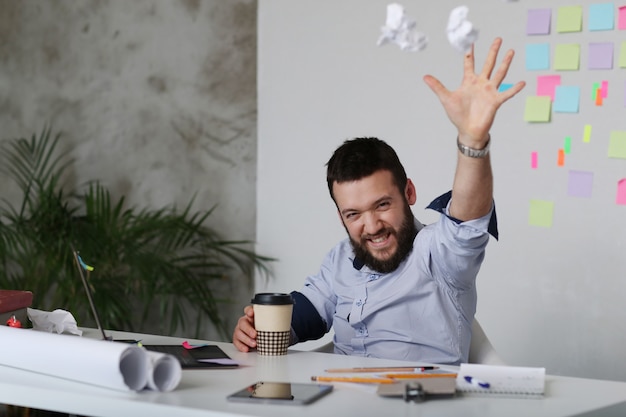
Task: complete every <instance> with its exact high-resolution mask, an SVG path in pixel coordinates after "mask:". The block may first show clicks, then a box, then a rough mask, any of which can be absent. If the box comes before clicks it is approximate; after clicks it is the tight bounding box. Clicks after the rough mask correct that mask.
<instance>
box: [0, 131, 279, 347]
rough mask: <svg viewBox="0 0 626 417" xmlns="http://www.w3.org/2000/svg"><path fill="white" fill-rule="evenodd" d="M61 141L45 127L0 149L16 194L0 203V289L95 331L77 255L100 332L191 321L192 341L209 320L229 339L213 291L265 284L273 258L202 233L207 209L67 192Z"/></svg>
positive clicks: (92, 191) (104, 192) (98, 189)
mask: <svg viewBox="0 0 626 417" xmlns="http://www.w3.org/2000/svg"><path fill="white" fill-rule="evenodd" d="M59 139H60V135H59V134H56V135H52V133H51V129H50V128H46V129H44V130H43V132H42V133H41V134H40V135H38V136H37V135H35V134H33V135H32V137H31V138H30V140H28V139H24V138H20V139H11V140H6V141H5V142H4V143H3V146H2V148H1V150H0V158H1V164H2V165H1V166H2V169H3V170H4V173H5V175H6V176H7V177H8V178H9V179H11V180H13V181H14V182H15V183H16V184H17V186H18V187H19V190H20V191H21V193H22V200H21V202H20V204H19V206H18V205H15V204H12V203H11V202H8V201H6V200H3V202H2V204H0V288H9V289H28V290H30V291H32V292H33V294H34V300H33V307H35V308H39V309H43V310H51V309H55V308H63V309H66V310H68V311H70V312H72V313H73V314H74V315H75V316H76V317H77V319H80V322H79V325H89V324H93V319H92V317H91V313H90V310H89V304H88V299H87V297H86V296H85V291H84V288H83V287H82V283H81V281H80V279H79V277H78V274H77V271H76V266H75V265H74V263H73V262H74V260H73V256H72V248H76V250H78V251H79V252H80V256H81V257H82V258H83V259H84V260H85V262H87V263H90V264H92V265H93V266H94V267H95V270H94V272H93V273H91V274H90V276H89V283H90V286H91V289H92V291H93V295H94V303H95V304H96V306H97V308H98V311H99V312H100V314H101V315H102V317H101V319H102V322H103V323H102V324H103V326H104V327H106V328H109V329H117V330H127V331H141V329H142V328H143V327H144V325H145V324H146V323H148V322H149V323H151V324H153V323H155V322H157V320H158V323H161V326H160V327H161V329H160V330H161V332H162V333H163V334H172V333H173V332H175V331H176V330H177V329H183V330H184V329H186V323H189V322H193V323H194V324H195V329H194V332H195V334H196V335H198V334H199V332H200V331H201V329H202V328H203V326H204V325H205V324H206V320H207V319H208V320H209V321H210V322H212V323H213V325H214V326H215V327H216V329H217V330H218V331H219V332H220V334H221V335H222V336H223V337H225V338H227V337H228V334H229V329H226V327H225V322H224V319H223V317H222V316H221V314H220V308H219V307H220V303H221V302H224V301H225V300H221V299H220V298H219V297H218V296H217V295H216V294H217V292H216V291H215V288H216V286H217V287H219V285H220V282H222V283H223V281H224V280H228V279H229V277H231V276H232V275H233V274H236V273H243V274H244V275H245V276H246V277H248V280H249V281H248V282H251V276H252V273H253V271H254V270H255V268H256V269H258V270H259V271H260V272H261V273H262V274H263V275H264V276H266V277H267V276H269V267H268V265H269V263H270V262H271V261H272V259H270V258H267V257H264V256H260V255H258V254H256V253H255V252H254V251H253V250H251V249H249V248H250V246H251V242H248V241H238V240H225V239H223V238H221V237H220V235H219V234H218V233H217V232H216V231H215V230H212V229H210V228H209V227H207V226H206V225H205V223H206V220H207V218H208V217H209V216H210V215H211V212H212V209H211V210H208V211H204V212H193V211H192V210H191V206H192V203H193V200H192V201H190V202H189V204H188V205H187V206H186V207H185V208H184V209H183V210H181V211H177V210H176V209H175V208H174V207H170V208H160V209H150V208H145V209H138V208H128V207H126V205H125V202H124V197H123V196H122V197H120V198H119V199H117V200H114V199H113V198H112V196H111V193H110V192H109V190H108V189H107V188H106V187H104V186H103V185H102V184H100V183H99V182H97V181H93V182H91V183H89V184H88V185H87V186H86V187H85V191H82V192H80V193H77V192H74V191H71V190H68V187H67V185H66V184H67V182H66V181H65V180H66V178H67V174H68V172H67V171H68V168H70V167H71V164H72V159H71V158H70V155H69V152H68V151H67V150H65V151H64V150H61V149H59V143H60V140H59ZM190 314H191V315H194V316H193V317H189V315H190Z"/></svg>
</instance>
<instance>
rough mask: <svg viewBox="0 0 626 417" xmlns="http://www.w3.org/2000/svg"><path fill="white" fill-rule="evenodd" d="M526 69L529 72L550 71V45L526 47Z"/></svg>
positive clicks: (529, 45)
mask: <svg viewBox="0 0 626 417" xmlns="http://www.w3.org/2000/svg"><path fill="white" fill-rule="evenodd" d="M526 69H527V70H529V71H533V70H547V69H550V44H548V43H535V44H528V45H526Z"/></svg>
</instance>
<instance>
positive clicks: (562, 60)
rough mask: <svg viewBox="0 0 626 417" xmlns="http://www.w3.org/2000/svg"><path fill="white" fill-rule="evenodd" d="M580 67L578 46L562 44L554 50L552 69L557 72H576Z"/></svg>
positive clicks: (575, 44)
mask: <svg viewBox="0 0 626 417" xmlns="http://www.w3.org/2000/svg"><path fill="white" fill-rule="evenodd" d="M579 67H580V45H579V44H577V43H562V44H558V45H556V47H555V49H554V69H555V70H559V71H578V69H579Z"/></svg>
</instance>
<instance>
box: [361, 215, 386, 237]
mask: <svg viewBox="0 0 626 417" xmlns="http://www.w3.org/2000/svg"><path fill="white" fill-rule="evenodd" d="M361 218H362V219H363V233H365V234H368V235H375V234H376V233H378V232H379V231H380V229H381V225H380V219H379V217H378V215H377V214H376V213H375V212H371V211H368V212H366V213H363V215H362V217H361Z"/></svg>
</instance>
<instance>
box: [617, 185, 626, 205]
mask: <svg viewBox="0 0 626 417" xmlns="http://www.w3.org/2000/svg"><path fill="white" fill-rule="evenodd" d="M615 204H620V205H622V206H626V178H622V179H621V180H619V181H617V198H616V199H615Z"/></svg>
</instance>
